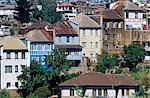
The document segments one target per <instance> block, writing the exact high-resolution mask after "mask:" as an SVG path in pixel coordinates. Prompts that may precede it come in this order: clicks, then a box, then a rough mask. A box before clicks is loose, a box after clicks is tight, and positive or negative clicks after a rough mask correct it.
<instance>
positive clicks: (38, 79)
mask: <svg viewBox="0 0 150 98" xmlns="http://www.w3.org/2000/svg"><path fill="white" fill-rule="evenodd" d="M17 78H18V80H19V81H21V82H24V83H25V84H24V85H23V90H24V91H23V92H24V95H25V96H26V95H29V94H31V93H33V92H34V91H35V90H36V89H37V88H38V87H41V86H44V85H46V84H47V83H46V81H45V78H46V77H45V70H44V69H43V68H42V67H41V66H40V65H39V64H38V63H37V62H36V61H32V63H31V65H30V67H27V66H25V65H22V74H21V75H19V76H18V77H17Z"/></svg>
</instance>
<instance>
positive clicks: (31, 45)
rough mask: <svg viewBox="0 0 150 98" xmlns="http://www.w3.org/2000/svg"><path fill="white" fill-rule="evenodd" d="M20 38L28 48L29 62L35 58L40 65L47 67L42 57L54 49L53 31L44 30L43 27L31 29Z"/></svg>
mask: <svg viewBox="0 0 150 98" xmlns="http://www.w3.org/2000/svg"><path fill="white" fill-rule="evenodd" d="M22 40H23V41H24V42H25V43H26V45H27V47H28V49H29V52H30V54H29V55H30V63H31V62H32V60H36V61H37V62H38V63H39V64H40V65H41V66H43V67H47V65H46V64H45V62H44V59H45V56H46V55H48V54H50V53H51V52H52V50H53V49H54V42H53V31H46V30H45V29H35V30H31V31H30V32H28V33H27V35H26V36H25V38H23V39H22Z"/></svg>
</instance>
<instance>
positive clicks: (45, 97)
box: [34, 87, 50, 98]
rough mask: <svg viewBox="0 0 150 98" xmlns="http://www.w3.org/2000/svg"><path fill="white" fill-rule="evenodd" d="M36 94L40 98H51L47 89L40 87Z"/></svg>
mask: <svg viewBox="0 0 150 98" xmlns="http://www.w3.org/2000/svg"><path fill="white" fill-rule="evenodd" d="M34 94H35V95H36V96H38V97H40V98H48V97H49V96H50V91H49V89H48V88H47V87H39V88H37V89H36V91H35V92H34Z"/></svg>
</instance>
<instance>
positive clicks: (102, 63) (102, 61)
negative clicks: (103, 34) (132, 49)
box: [96, 54, 120, 72]
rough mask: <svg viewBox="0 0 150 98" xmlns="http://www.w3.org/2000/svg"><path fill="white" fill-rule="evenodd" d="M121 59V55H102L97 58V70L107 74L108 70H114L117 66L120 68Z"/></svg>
mask: <svg viewBox="0 0 150 98" xmlns="http://www.w3.org/2000/svg"><path fill="white" fill-rule="evenodd" d="M119 62H120V57H119V55H116V54H114V55H108V54H102V55H98V56H97V64H96V70H97V71H100V72H105V71H106V69H112V68H114V67H115V66H119Z"/></svg>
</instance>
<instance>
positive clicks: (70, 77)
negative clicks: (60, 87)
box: [66, 73, 79, 80]
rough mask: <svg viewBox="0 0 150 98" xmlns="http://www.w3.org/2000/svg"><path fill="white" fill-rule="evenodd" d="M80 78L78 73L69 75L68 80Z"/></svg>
mask: <svg viewBox="0 0 150 98" xmlns="http://www.w3.org/2000/svg"><path fill="white" fill-rule="evenodd" d="M78 76H79V74H78V73H71V74H67V75H66V80H69V79H72V78H75V77H78Z"/></svg>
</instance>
